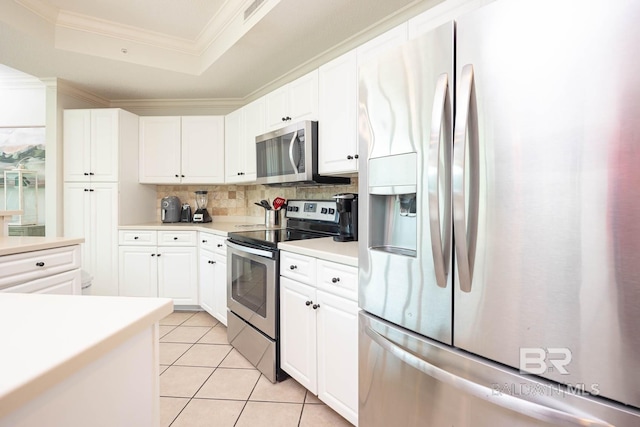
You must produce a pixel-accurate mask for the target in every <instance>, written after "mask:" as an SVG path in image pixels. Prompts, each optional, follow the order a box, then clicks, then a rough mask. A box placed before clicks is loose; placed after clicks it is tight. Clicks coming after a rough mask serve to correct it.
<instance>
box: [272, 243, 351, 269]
mask: <svg viewBox="0 0 640 427" xmlns="http://www.w3.org/2000/svg"><path fill="white" fill-rule="evenodd" d="M278 248H280V249H282V250H283V251H289V252H294V253H297V254H301V255H308V256H312V257H315V258H320V259H324V260H327V261H333V262H337V263H340V264H346V265H351V266H353V267H357V266H358V242H336V241H334V240H333V237H323V238H320V239H309V240H296V241H293V242H283V243H279V244H278Z"/></svg>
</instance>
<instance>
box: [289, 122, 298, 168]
mask: <svg viewBox="0 0 640 427" xmlns="http://www.w3.org/2000/svg"><path fill="white" fill-rule="evenodd" d="M297 138H298V131H295V132H293V137H292V138H291V142H290V143H289V160H290V161H291V166H293V172H294V173H295V174H296V175H297V174H298V164H297V163H296V161H295V160H293V147H294V145H295V142H296V139H297Z"/></svg>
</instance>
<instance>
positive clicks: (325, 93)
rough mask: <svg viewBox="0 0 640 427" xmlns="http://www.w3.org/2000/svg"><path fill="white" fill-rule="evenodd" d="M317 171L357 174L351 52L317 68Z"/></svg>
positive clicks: (355, 94)
mask: <svg viewBox="0 0 640 427" xmlns="http://www.w3.org/2000/svg"><path fill="white" fill-rule="evenodd" d="M318 73H319V97H320V100H319V103H320V114H319V116H320V117H319V120H318V127H319V130H318V136H319V138H320V141H319V144H318V171H319V172H320V173H321V174H335V173H352V172H357V170H358V160H357V159H358V130H357V121H358V119H357V109H358V106H357V103H358V90H357V86H358V75H357V73H358V63H357V54H356V51H355V50H352V51H351V52H348V53H346V54H345V55H342V56H340V57H339V58H336V59H335V60H333V61H331V62H329V63H327V64H325V65H323V66H322V67H320V68H319V71H318Z"/></svg>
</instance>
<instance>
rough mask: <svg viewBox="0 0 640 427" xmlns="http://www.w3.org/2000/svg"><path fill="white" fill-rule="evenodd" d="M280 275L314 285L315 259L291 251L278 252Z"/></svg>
mask: <svg viewBox="0 0 640 427" xmlns="http://www.w3.org/2000/svg"><path fill="white" fill-rule="evenodd" d="M280 275H281V276H286V277H290V278H291V279H294V280H297V281H299V282H302V283H307V284H309V285H312V286H315V284H316V259H315V258H312V257H308V256H305V255H299V254H294V253H291V252H284V251H281V252H280Z"/></svg>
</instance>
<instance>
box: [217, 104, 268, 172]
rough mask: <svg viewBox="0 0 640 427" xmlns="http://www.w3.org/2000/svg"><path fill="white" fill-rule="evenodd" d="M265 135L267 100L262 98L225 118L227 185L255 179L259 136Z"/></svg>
mask: <svg viewBox="0 0 640 427" xmlns="http://www.w3.org/2000/svg"><path fill="white" fill-rule="evenodd" d="M265 132H266V126H265V99H264V98H260V99H257V100H255V101H253V102H252V103H250V104H247V105H245V106H244V107H242V108H240V109H238V110H236V111H234V112H232V113H229V114H227V116H226V117H225V138H224V139H225V167H224V169H225V182H227V183H247V182H253V181H255V180H256V136H258V135H262V134H263V133H265Z"/></svg>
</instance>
